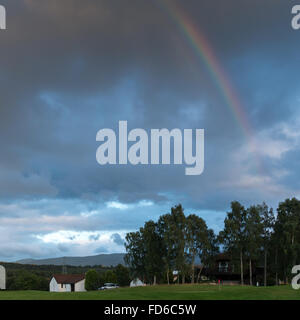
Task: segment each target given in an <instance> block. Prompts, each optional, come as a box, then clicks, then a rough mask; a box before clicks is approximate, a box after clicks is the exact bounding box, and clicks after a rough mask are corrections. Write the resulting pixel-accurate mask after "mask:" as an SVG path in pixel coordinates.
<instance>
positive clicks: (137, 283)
mask: <svg viewBox="0 0 300 320" xmlns="http://www.w3.org/2000/svg"><path fill="white" fill-rule="evenodd" d="M143 286H145V284H144V282H143V281H141V280H140V279H139V278H136V279H133V280H132V281H131V282H130V287H143Z"/></svg>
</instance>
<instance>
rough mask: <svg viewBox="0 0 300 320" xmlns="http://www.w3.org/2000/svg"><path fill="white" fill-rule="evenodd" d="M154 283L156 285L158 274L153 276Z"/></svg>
mask: <svg viewBox="0 0 300 320" xmlns="http://www.w3.org/2000/svg"><path fill="white" fill-rule="evenodd" d="M153 285H154V286H156V275H154V277H153Z"/></svg>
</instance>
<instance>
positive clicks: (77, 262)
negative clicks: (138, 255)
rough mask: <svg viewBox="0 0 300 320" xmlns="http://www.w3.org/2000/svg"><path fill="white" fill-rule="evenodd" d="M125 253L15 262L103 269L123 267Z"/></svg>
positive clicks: (19, 261)
mask: <svg viewBox="0 0 300 320" xmlns="http://www.w3.org/2000/svg"><path fill="white" fill-rule="evenodd" d="M124 256H125V253H110V254H98V255H95V256H83V257H67V256H65V257H58V258H47V259H21V260H18V261H16V263H19V264H31V265H56V266H58V265H69V266H82V267H83V266H95V265H102V266H104V267H110V266H116V265H118V264H123V265H125V262H124Z"/></svg>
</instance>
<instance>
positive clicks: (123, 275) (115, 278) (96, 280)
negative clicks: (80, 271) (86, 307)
mask: <svg viewBox="0 0 300 320" xmlns="http://www.w3.org/2000/svg"><path fill="white" fill-rule="evenodd" d="M108 282H110V283H117V284H118V285H119V286H128V285H129V282H130V278H129V270H128V268H127V267H125V266H123V265H122V264H118V265H117V266H116V267H115V268H114V269H112V270H107V271H106V272H104V273H100V272H98V271H97V270H95V269H90V270H89V271H88V272H87V273H86V275H85V288H86V290H88V291H90V290H97V289H98V288H99V287H101V286H103V284H104V283H108Z"/></svg>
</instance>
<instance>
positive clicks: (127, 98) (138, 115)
mask: <svg viewBox="0 0 300 320" xmlns="http://www.w3.org/2000/svg"><path fill="white" fill-rule="evenodd" d="M1 3H2V4H3V5H5V6H6V8H7V14H8V29H7V30H6V31H5V32H1V33H0V45H1V50H0V69H1V75H0V98H1V102H0V145H1V161H0V199H1V201H2V202H3V203H2V206H0V217H7V216H10V217H11V218H12V217H13V216H15V217H18V219H16V221H15V222H12V221H7V220H5V221H6V222H5V223H8V225H9V226H10V228H12V229H13V228H15V224H14V223H17V222H18V221H19V220H20V219H22V217H25V216H27V217H28V216H31V215H32V216H34V217H35V219H36V221H37V222H38V223H40V224H41V223H42V225H43V228H42V230H43V231H42V233H43V234H46V233H47V232H54V231H55V230H58V231H59V230H64V229H73V230H78V231H80V228H81V230H95V231H97V230H99V229H102V230H104V229H105V228H107V230H112V231H116V233H115V235H117V234H119V233H117V230H121V229H124V230H130V229H134V228H137V227H138V225H137V222H138V223H140V224H141V223H142V221H144V220H146V219H149V218H151V217H153V216H154V215H155V216H157V215H159V214H162V213H166V212H165V211H166V207H165V206H166V204H168V205H169V204H175V203H178V202H182V203H183V205H184V207H186V208H194V209H193V210H196V211H197V210H218V212H221V211H224V210H226V209H227V208H228V206H229V202H230V201H231V200H234V199H237V200H241V201H242V202H245V203H246V204H248V203H253V202H257V201H258V202H260V201H263V200H265V201H269V202H270V203H272V204H275V203H276V202H277V200H281V199H282V198H284V197H287V196H291V195H295V193H297V192H298V191H297V190H299V189H300V188H299V183H298V181H299V179H297V177H298V175H297V171H298V170H297V161H296V160H295V159H297V158H298V153H299V137H298V136H297V135H295V133H294V132H295V131H297V127H298V125H299V123H300V122H297V119H300V114H299V113H298V112H297V109H298V104H299V98H300V97H299V95H298V92H299V89H300V88H299V87H300V85H299V81H298V72H297V70H298V67H299V66H298V65H299V63H300V61H299V57H298V52H299V46H300V43H299V41H298V40H299V32H298V33H297V32H295V31H294V30H292V28H291V27H290V21H291V14H290V11H291V7H292V4H293V2H292V1H283V0H282V1H280V0H278V1H274V0H264V1H261V0H259V1H258V0H254V1H249V0H247V1H246V0H243V1H242V0H227V1H211V0H202V1H196V0H189V1H184V2H183V1H158V0H155V1H148V0H147V1H146V0H128V1H125V0H123V1H121V0H120V1H108V0H107V1H104V0H103V1H95V0H94V1H93V0H87V1H80V0H65V1H59V0H51V1H50V0H23V1H18V2H12V1H4V0H3V1H1ZM174 4H176V5H178V6H179V8H181V9H180V10H182V11H183V12H185V13H186V14H187V15H188V16H189V19H190V22H193V23H194V24H195V26H196V27H197V28H198V29H199V30H201V32H202V33H203V34H205V36H206V38H207V39H208V41H209V43H210V44H211V46H212V47H213V49H214V51H215V55H216V57H217V59H218V61H219V63H220V65H221V66H222V67H223V68H224V70H225V72H226V74H227V76H228V81H230V82H231V84H232V86H233V87H234V88H235V90H236V92H237V93H238V96H239V99H240V103H241V105H242V107H243V108H244V111H245V113H246V115H247V119H248V121H249V123H250V126H251V127H252V131H253V135H254V138H255V139H256V140H257V151H256V153H257V154H258V157H259V158H260V161H261V162H262V163H263V164H264V167H265V168H266V169H264V171H263V173H258V170H257V165H256V162H255V161H254V160H255V158H256V155H255V156H253V152H252V151H251V150H250V148H249V146H248V145H247V138H245V136H244V134H243V130H241V128H240V125H239V124H238V123H237V122H236V120H235V116H234V114H233V113H232V110H231V108H230V107H229V106H228V105H227V102H226V101H225V99H224V96H223V94H222V92H221V90H220V83H218V81H216V79H214V78H213V77H211V74H210V72H209V67H208V66H207V65H206V63H205V61H203V60H202V59H200V57H199V56H198V54H197V52H196V51H195V50H194V49H193V47H192V46H191V44H190V43H189V41H188V39H187V37H186V36H185V35H184V33H183V32H182V31H181V29H180V28H179V27H178V23H177V22H176V21H175V20H174V19H173V18H172V17H171V15H170V12H169V11H168V9H166V8H169V7H170V6H173V5H174ZM119 120H128V126H129V129H133V128H135V127H139V128H144V129H147V130H149V129H151V128H163V127H166V128H169V129H172V128H175V127H179V128H182V129H183V128H204V129H205V170H204V173H203V174H202V175H201V176H198V177H188V176H185V175H184V168H183V167H177V166H176V167H175V166H169V167H166V166H159V167H151V166H141V167H139V166H138V167H133V166H129V165H128V166H126V167H124V166H123V167H122V166H114V167H109V166H107V167H100V166H99V165H98V164H97V163H96V159H95V153H96V149H97V146H98V144H97V143H96V141H95V137H96V133H97V131H98V130H99V129H101V128H106V127H108V128H113V129H116V128H117V124H118V121H119ZM292 120H293V121H294V123H293V125H292V126H291V125H290V126H287V124H288V123H291V121H292ZM248 138H249V137H248ZM23 198H25V199H26V201H27V202H26V204H25V203H22V204H21V205H19V204H18V205H19V206H18V208H15V207H14V206H15V205H16V203H18V202H19V201H20V199H23ZM279 198H280V199H279ZM43 199H44V200H43ZM45 199H46V200H45ZM48 200H49V201H48ZM50 200H51V201H50ZM142 200H144V201H145V200H147V201H150V202H151V201H152V202H153V203H155V204H156V205H157V207H155V210H156V211H155V213H154V210H153V209H151V207H147V208H146V207H139V206H138V205H137V204H138V203H139V202H140V201H142ZM42 201H45V203H42ZM109 201H120V203H122V204H123V206H126V205H134V206H136V207H135V208H134V210H133V209H132V207H129V208H128V211H127V214H126V215H123V213H124V212H122V211H120V212H119V211H118V212H117V213H116V212H114V213H111V212H109V214H108V217H107V218H105V217H103V216H101V219H95V217H94V216H93V211H97V210H98V209H99V207H101V208H102V207H103V206H104V207H105V203H107V202H109ZM74 202H75V204H76V205H74ZM159 208H160V209H161V211H160V209H159ZM130 212H132V214H130ZM199 212H200V211H199ZM207 212H208V211H207ZM212 212H214V211H212ZM71 213H72V214H73V216H72V218H70V217H68V216H69V215H70V214H71ZM82 214H83V215H91V217H90V218H89V219H83V220H82V219H81V218H80V217H81V215H82ZM212 214H213V213H212ZM206 215H207V216H209V213H206ZM215 215H216V218H209V221H210V225H214V226H217V225H220V214H219V213H218V214H215ZM39 216H41V219H40V220H39V219H38V217H39ZM45 216H47V217H52V219H56V218H57V219H56V220H55V221H54V220H51V219H50V218H47V219H44V220H43V218H42V217H45ZM60 217H61V218H60ZM76 217H77V218H76ZM137 217H138V218H137ZM48 219H49V220H48ZM59 219H60V220H59ZM94 219H95V220H94ZM109 219H110V220H109ZM117 222H118V223H117ZM26 223H28V222H26ZM32 223H33V222H32ZM46 223H47V228H48V229H47V228H46V227H44V224H46ZM99 225H100V226H101V228H100V227H99ZM114 225H115V229H114ZM24 228H25V227H24ZM37 229H38V225H34V224H32V228H30V232H28V233H27V231H25V230H24V229H22V227H21V226H20V227H19V229H18V230H19V231H18V232H19V233H20V234H23V236H24V238H22V239H21V238H20V239H12V242H13V243H15V247H16V248H17V243H19V242H22V243H23V242H26V241H24V239H25V238H26V239H28V237H30V234H37ZM25 234H26V237H25ZM119 236H120V235H119ZM90 237H92V238H93V237H95V235H94V234H93V235H90ZM120 239H121V240H122V238H121V236H120ZM120 239H119V238H117V239H115V238H112V240H113V241H115V242H116V241H117V242H118V243H117V244H119V243H120V241H121V240H120ZM31 240H32V239H31ZM98 240H99V239H95V242H97V241H98ZM29 243H30V241H29V240H28V244H29ZM101 246H102V245H101ZM101 246H100V247H101ZM18 248H19V247H18ZM22 248H23V247H22ZM47 248H48V252H50V251H51V253H53V252H56V251H55V250H57V246H56V247H55V248H52V247H51V248H50V246H49V247H47ZM49 250H50V251H49ZM2 251H3V250H2ZM2 251H1V252H2ZM20 251H22V250H21V249H20V250H19V249H16V255H19V254H20V253H19V252H20ZM100 251H101V250H100ZM102 251H103V250H102ZM31 252H32V255H35V256H37V255H38V254H39V253H40V252H42V250H40V249H39V248H38V246H37V247H33V248H32V250H31ZM49 254H50V253H49Z"/></svg>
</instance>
